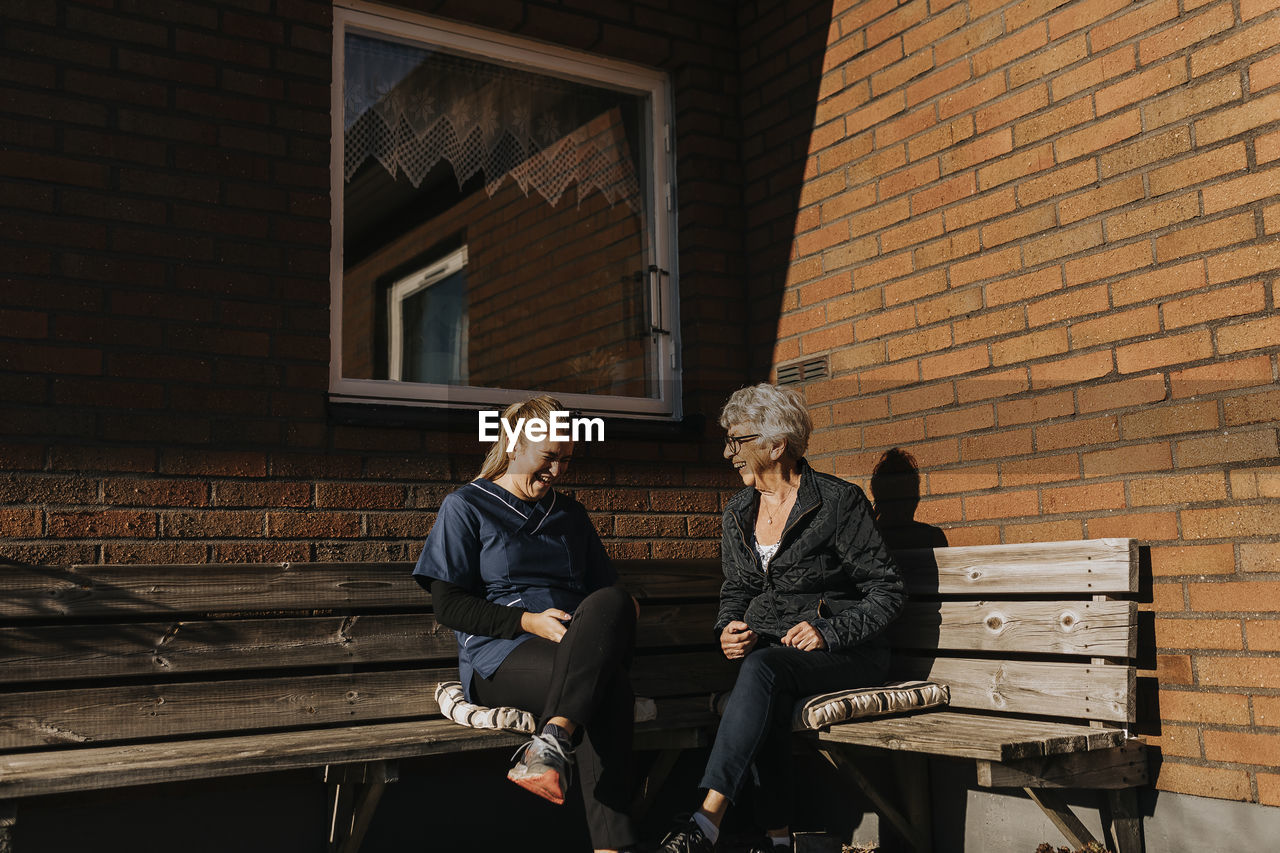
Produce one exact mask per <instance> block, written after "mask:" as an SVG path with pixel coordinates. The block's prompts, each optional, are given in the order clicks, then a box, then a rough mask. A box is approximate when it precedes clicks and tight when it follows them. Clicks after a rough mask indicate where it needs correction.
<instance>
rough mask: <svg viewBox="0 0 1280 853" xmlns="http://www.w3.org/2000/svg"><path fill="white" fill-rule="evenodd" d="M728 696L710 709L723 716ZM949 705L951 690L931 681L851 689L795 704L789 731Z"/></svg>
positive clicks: (713, 702) (719, 695)
mask: <svg viewBox="0 0 1280 853" xmlns="http://www.w3.org/2000/svg"><path fill="white" fill-rule="evenodd" d="M728 701H729V694H728V693H715V694H713V695H712V697H711V709H712V710H713V711H715V712H716V713H717V714H724V706H725V703H726V702H728ZM950 701H951V690H950V689H949V688H948V687H947V686H946V685H945V684H937V683H935V682H932V681H895V682H892V683H890V684H882V685H880V686H878V687H853V688H850V689H848V690H836V691H833V692H831V693H819V694H817V695H816V696H807V697H805V698H804V699H801V700H800V701H798V702H796V705H795V708H794V710H793V711H792V716H791V727H792V729H794V730H795V731H798V732H799V731H805V730H806V729H823V728H826V727H827V726H833V725H835V724H836V723H843V722H846V721H848V720H858V719H864V718H866V717H884V716H888V715H889V714H905V713H908V712H911V711H923V710H925V709H926V708H936V707H939V706H942V705H946V704H947V703H948V702H950Z"/></svg>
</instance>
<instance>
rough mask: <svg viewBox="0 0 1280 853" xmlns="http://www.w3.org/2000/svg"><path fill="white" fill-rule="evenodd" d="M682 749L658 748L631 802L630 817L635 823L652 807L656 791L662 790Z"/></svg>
mask: <svg viewBox="0 0 1280 853" xmlns="http://www.w3.org/2000/svg"><path fill="white" fill-rule="evenodd" d="M683 751H684V750H682V749H661V750H658V754H657V756H655V757H654V759H653V766H652V767H650V768H649V773H648V775H647V776H645V778H644V784H643V785H642V786H641V788H640V792H639V793H638V794H637V795H636V798H635V800H634V801H633V802H632V803H631V819H632V820H633V821H634V822H635V823H639V822H640V821H642V820H644V817H645V815H647V814H648V813H649V809H651V808H653V803H654V800H656V799H657V798H658V792H659V791H661V790H662V785H663V783H665V782H666V781H667V777H668V776H670V775H671V771H672V770H673V769H674V768H675V766H676V761H677V760H679V758H680V753H681V752H683Z"/></svg>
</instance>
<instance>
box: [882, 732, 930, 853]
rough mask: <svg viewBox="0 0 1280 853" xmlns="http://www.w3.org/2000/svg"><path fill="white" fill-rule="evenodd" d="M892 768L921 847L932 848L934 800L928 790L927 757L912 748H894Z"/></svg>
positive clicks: (908, 817)
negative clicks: (903, 749) (897, 749)
mask: <svg viewBox="0 0 1280 853" xmlns="http://www.w3.org/2000/svg"><path fill="white" fill-rule="evenodd" d="M892 755H893V765H894V769H895V770H896V771H897V774H898V789H899V791H900V792H901V793H902V802H903V805H904V807H905V809H906V813H907V814H906V817H907V820H909V821H911V825H912V826H913V827H914V828H915V830H916V832H917V833H918V835H919V843H920V849H921V850H933V802H932V796H931V793H930V791H929V758H928V756H925V755H920V754H919V753H914V752H895V753H892Z"/></svg>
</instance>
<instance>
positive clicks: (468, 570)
mask: <svg viewBox="0 0 1280 853" xmlns="http://www.w3.org/2000/svg"><path fill="white" fill-rule="evenodd" d="M560 410H563V406H561V404H560V403H559V401H557V400H555V399H554V398H551V397H535V398H533V399H531V400H526V401H524V402H523V403H517V404H514V405H512V406H509V407H508V408H507V410H506V411H505V412H503V414H502V419H503V420H504V421H506V422H507V423H508V424H510V425H513V426H514V425H515V424H516V423H518V422H519V420H520V419H521V418H524V419H526V421H527V420H528V419H531V418H541V419H542V420H543V421H545V422H550V419H551V413H552V412H553V411H560ZM572 456H573V442H570V441H552V440H550V439H547V440H543V441H530V440H528V439H527V438H526V437H523V436H522V437H521V438H520V439H519V440H518V442H517V444H516V446H515V448H514V449H513V450H510V451H508V450H506V441H505V438H503V437H500V438H499V440H498V441H497V442H496V443H495V444H494V445H493V446H492V447H491V448H490V450H489V453H488V456H487V457H486V458H485V461H484V465H483V467H482V469H481V471H480V476H479V477H477V478H476V479H475V480H473V481H472V482H470V483H468V484H467V485H465V486H463V487H462V488H460V489H458V490H457V491H455V492H453V493H451V494H449V495H448V496H447V497H445V499H444V501H443V502H442V503H441V506H440V512H439V514H438V515H437V516H436V523H435V525H434V526H433V527H432V529H431V533H430V534H429V535H428V536H427V542H426V545H425V547H424V548H423V549H422V555H421V556H420V557H419V558H418V564H417V566H416V568H415V569H414V572H413V573H414V577H415V578H416V579H417V581H418V583H420V584H422V585H423V586H424V587H426V588H428V589H429V590H430V591H431V596H432V600H433V602H434V605H435V611H436V619H437V620H438V621H439V622H440V623H441V624H443V625H445V626H447V627H449V628H453V629H454V632H455V634H456V635H457V639H458V669H459V672H460V676H461V680H462V685H463V689H464V690H465V692H466V694H467V698H468V699H469V700H470V701H473V702H476V703H478V704H481V705H488V706H491V707H497V706H509V707H516V708H522V709H524V710H527V711H530V712H532V713H534V714H537V715H538V717H539V720H540V721H541V723H542V728H541V731H540V732H539V733H538V734H536V735H534V736H533V737H532V738H531V739H530V740H529V742H528V743H526V744H525V745H524V746H523V747H522V748H521V750H520V752H519V753H518V756H519V760H518V761H517V762H516V764H515V766H514V767H512V768H511V770H510V771H509V772H508V774H507V777H508V778H509V779H511V780H512V781H513V782H515V783H516V784H518V785H520V786H521V787H524V788H526V789H527V790H529V791H531V792H533V793H535V794H537V795H538V796H541V797H544V798H546V799H548V800H550V801H551V802H554V803H563V802H564V798H565V792H566V791H567V789H568V787H569V783H570V773H571V771H572V768H573V767H574V765H575V764H576V766H577V770H578V773H579V776H580V780H581V784H582V797H583V801H584V804H585V807H586V814H587V823H588V830H589V831H590V835H591V840H592V844H593V846H594V847H595V849H596V850H597V851H616V850H624V849H626V848H629V847H632V846H633V845H634V844H635V843H636V834H635V830H634V827H633V826H632V824H631V820H630V818H629V816H628V814H627V809H628V806H629V801H630V793H631V790H630V787H631V786H630V781H631V773H630V759H631V733H632V725H633V717H634V703H635V699H634V696H633V694H632V691H631V681H630V678H629V676H628V673H627V666H628V664H629V661H630V654H631V647H632V645H633V642H634V638H635V624H636V609H635V601H634V600H633V599H632V598H631V596H630V595H628V594H627V593H626V592H625V591H623V590H622V589H621V588H620V587H617V586H615V585H614V584H615V582H616V577H615V574H614V571H613V569H612V567H611V566H610V564H609V558H608V556H607V555H606V554H605V551H604V546H603V545H601V543H600V538H599V536H598V535H597V534H596V530H595V528H594V527H593V526H592V524H591V519H590V518H589V517H588V515H587V512H586V510H585V509H584V508H583V507H582V505H581V504H579V503H578V502H577V501H575V500H574V499H573V498H570V497H568V496H566V495H564V494H561V493H560V492H557V491H556V490H555V488H554V485H555V483H556V482H557V481H558V480H559V479H560V478H561V477H563V476H564V474H565V472H566V471H567V470H568V468H569V460H570V458H571V457H572Z"/></svg>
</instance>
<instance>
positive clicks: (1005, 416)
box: [997, 391, 1075, 426]
mask: <svg viewBox="0 0 1280 853" xmlns="http://www.w3.org/2000/svg"><path fill="white" fill-rule="evenodd" d="M997 413H998V415H999V418H1000V425H1001V426H1012V425H1014V424H1025V423H1038V422H1043V421H1049V420H1053V419H1055V418H1060V417H1066V416H1070V415H1072V414H1074V413H1075V400H1074V395H1073V394H1072V392H1070V391H1060V392H1058V393H1056V394H1041V395H1038V396H1035V397H1030V398H1026V399H1021V400H1007V401H1005V402H1002V403H1000V404H999V405H998V406H997Z"/></svg>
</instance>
